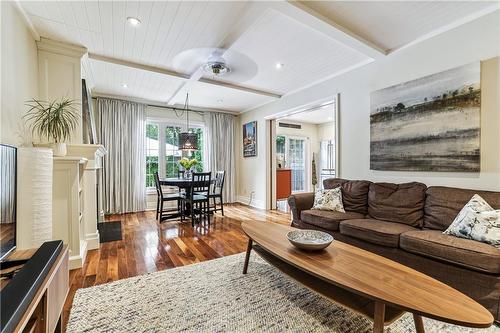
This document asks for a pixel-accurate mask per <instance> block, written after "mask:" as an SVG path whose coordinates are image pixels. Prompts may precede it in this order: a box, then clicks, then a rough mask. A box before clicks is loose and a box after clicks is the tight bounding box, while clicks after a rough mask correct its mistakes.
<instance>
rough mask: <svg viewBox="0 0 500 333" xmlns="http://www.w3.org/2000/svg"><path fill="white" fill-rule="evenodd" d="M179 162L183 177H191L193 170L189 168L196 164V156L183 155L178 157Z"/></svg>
mask: <svg viewBox="0 0 500 333" xmlns="http://www.w3.org/2000/svg"><path fill="white" fill-rule="evenodd" d="M179 164H180V165H181V166H182V167H183V168H184V170H185V172H184V178H191V175H192V173H193V170H191V169H192V168H193V167H194V166H195V165H196V164H198V160H197V159H196V158H192V159H189V158H187V157H183V158H181V159H180V161H179Z"/></svg>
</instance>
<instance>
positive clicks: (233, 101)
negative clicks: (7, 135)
mask: <svg viewBox="0 0 500 333" xmlns="http://www.w3.org/2000/svg"><path fill="white" fill-rule="evenodd" d="M20 4H21V7H22V8H23V10H24V11H25V12H26V14H27V17H28V19H29V20H30V21H31V23H32V24H33V26H34V28H35V30H36V31H37V33H38V34H39V35H40V36H42V37H45V38H50V39H53V40H57V41H62V42H68V43H72V44H77V45H82V46H85V47H86V48H87V49H88V52H89V55H90V58H89V57H87V56H86V57H84V59H83V66H82V74H83V76H84V77H85V78H86V79H87V81H88V86H90V87H91V89H92V91H93V93H98V94H108V95H117V96H124V97H134V98H141V99H146V100H151V101H154V102H160V103H161V102H167V101H169V100H171V103H176V104H182V103H183V102H184V98H185V93H187V92H189V93H190V101H191V104H192V106H194V107H196V106H198V107H206V108H215V109H222V110H229V111H234V112H243V111H245V110H248V109H252V108H255V107H257V106H259V105H262V104H265V103H268V102H271V101H273V100H275V99H276V98H279V97H280V96H281V95H286V94H290V93H293V92H295V91H298V90H300V89H303V88H304V87H306V86H310V85H312V84H313V83H315V82H320V81H322V80H325V79H328V78H329V77H332V76H335V75H337V74H339V73H342V72H345V71H348V70H350V69H353V68H356V67H359V66H362V65H364V64H366V63H368V62H370V61H373V60H375V59H374V58H373V54H374V53H373V52H369V53H370V54H371V55H372V56H369V55H367V54H365V53H366V47H367V45H364V48H360V47H359V46H357V45H359V42H360V40H359V38H358V37H357V36H359V37H361V38H363V39H365V40H367V41H369V42H370V43H372V44H374V45H376V46H378V47H379V48H380V49H384V50H392V49H395V48H398V47H401V46H403V45H405V44H408V43H411V42H412V41H414V40H416V39H418V38H421V37H422V36H424V35H425V34H428V33H430V32H431V31H433V30H436V29H439V28H440V27H443V26H446V25H447V24H450V23H452V22H454V21H456V20H459V19H460V18H462V17H464V16H467V15H473V14H474V13H475V12H480V11H482V10H484V9H485V8H488V6H491V5H492V3H486V2H475V1H471V2H400V3H398V2H384V3H381V2H330V1H325V2H307V3H304V4H303V5H304V6H307V9H308V10H305V11H304V10H302V9H298V8H297V7H295V6H294V5H292V4H290V3H287V2H279V3H276V2H245V1H198V2H196V1H168V2H163V1H21V2H20ZM280 8H281V9H280ZM283 8H284V9H283ZM297 11H298V12H297ZM315 12H318V13H321V15H323V16H326V17H327V18H328V19H330V20H331V21H332V22H334V23H335V24H339V25H341V26H342V27H343V28H342V29H338V27H336V26H335V24H332V25H328V24H326V27H325V24H324V22H323V21H322V22H319V20H320V19H319V18H318V17H319V15H317V13H316V14H315ZM127 17H137V18H139V19H140V20H141V24H140V25H139V26H135V27H134V26H132V25H130V24H129V23H128V22H127V20H126V19H127ZM325 29H326V30H328V29H331V30H329V31H325ZM335 29H336V30H335ZM340 35H342V38H340V39H337V38H335V36H340ZM350 40H352V41H355V42H352V43H351V42H349V41H350ZM346 41H348V42H346ZM356 43H357V44H356ZM216 47H226V48H228V49H229V50H230V51H234V54H238V53H239V54H243V55H245V56H246V57H247V58H249V59H251V60H252V61H253V62H254V63H255V66H256V68H257V70H256V71H255V74H254V75H253V76H252V77H249V78H245V80H244V81H243V80H242V79H238V75H236V74H237V71H238V70H242V69H241V66H244V62H242V61H241V59H238V58H237V57H234V58H233V57H231V56H230V55H231V53H228V57H227V59H226V61H227V63H228V65H229V66H230V67H232V68H233V69H234V75H231V74H229V75H227V76H225V77H224V76H223V77H220V78H217V81H223V82H224V85H216V84H211V83H207V82H200V81H198V79H199V77H197V76H196V77H193V78H192V79H191V80H187V79H186V78H185V77H186V76H187V77H189V76H191V75H193V74H194V72H193V70H192V66H191V67H190V66H186V67H185V68H175V69H174V58H175V57H176V56H177V55H178V54H180V53H182V52H183V51H187V50H191V49H195V48H216ZM368 47H371V46H368ZM376 52H379V51H376ZM376 52H375V53H376ZM92 55H96V56H98V57H100V58H101V60H96V59H95V58H92ZM382 56H383V54H382ZM103 57H107V58H112V59H115V60H118V62H120V63H121V64H116V61H115V63H113V62H112V61H106V60H103ZM278 62H279V63H282V64H283V65H284V66H283V68H281V69H277V68H276V63H278ZM127 63H128V65H127ZM247 63H248V62H247ZM142 65H147V66H150V67H149V68H145V67H144V66H142ZM141 66H142V67H141ZM151 67H154V68H157V69H159V70H158V71H155V70H151ZM154 68H153V69H154ZM164 69H166V70H171V71H174V70H175V71H176V72H178V73H179V74H180V76H181V77H175V76H171V75H166V74H165V73H162V70H164ZM183 76H184V77H183ZM240 77H241V76H240ZM210 78H212V77H210ZM123 84H126V85H127V88H124V87H123V86H122V85H123ZM228 84H229V85H237V86H239V87H236V88H237V89H235V87H228V86H227V85H228ZM242 88H243V89H242ZM246 88H250V89H247V90H245V89H246ZM270 94H276V96H270Z"/></svg>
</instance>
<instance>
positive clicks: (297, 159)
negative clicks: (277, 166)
mask: <svg viewBox="0 0 500 333" xmlns="http://www.w3.org/2000/svg"><path fill="white" fill-rule="evenodd" d="M287 139H288V161H287V162H288V163H287V164H288V167H289V168H290V169H291V170H292V192H298V191H305V187H306V186H305V185H306V158H305V140H304V139H299V138H287Z"/></svg>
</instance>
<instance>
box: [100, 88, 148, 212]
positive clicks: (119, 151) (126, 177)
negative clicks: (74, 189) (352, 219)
mask: <svg viewBox="0 0 500 333" xmlns="http://www.w3.org/2000/svg"><path fill="white" fill-rule="evenodd" d="M97 113H98V121H97V122H98V135H99V140H100V142H101V144H102V145H104V147H106V149H107V150H108V153H107V154H106V155H104V167H103V186H104V200H103V201H104V209H105V212H106V213H107V214H119V213H127V212H137V211H142V210H145V209H146V159H145V135H146V134H145V129H146V105H145V104H140V103H134V102H129V101H122V100H116V99H108V98H98V99H97Z"/></svg>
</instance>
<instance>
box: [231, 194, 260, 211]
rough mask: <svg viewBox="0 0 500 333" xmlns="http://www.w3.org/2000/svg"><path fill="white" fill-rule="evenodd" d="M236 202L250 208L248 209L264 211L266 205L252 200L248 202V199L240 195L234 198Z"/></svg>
mask: <svg viewBox="0 0 500 333" xmlns="http://www.w3.org/2000/svg"><path fill="white" fill-rule="evenodd" d="M236 202H239V203H242V204H244V205H247V206H250V207H255V208H260V209H266V204H265V203H264V201H262V200H257V199H253V200H252V202H250V197H245V196H242V195H238V196H237V197H236ZM249 203H250V204H249Z"/></svg>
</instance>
